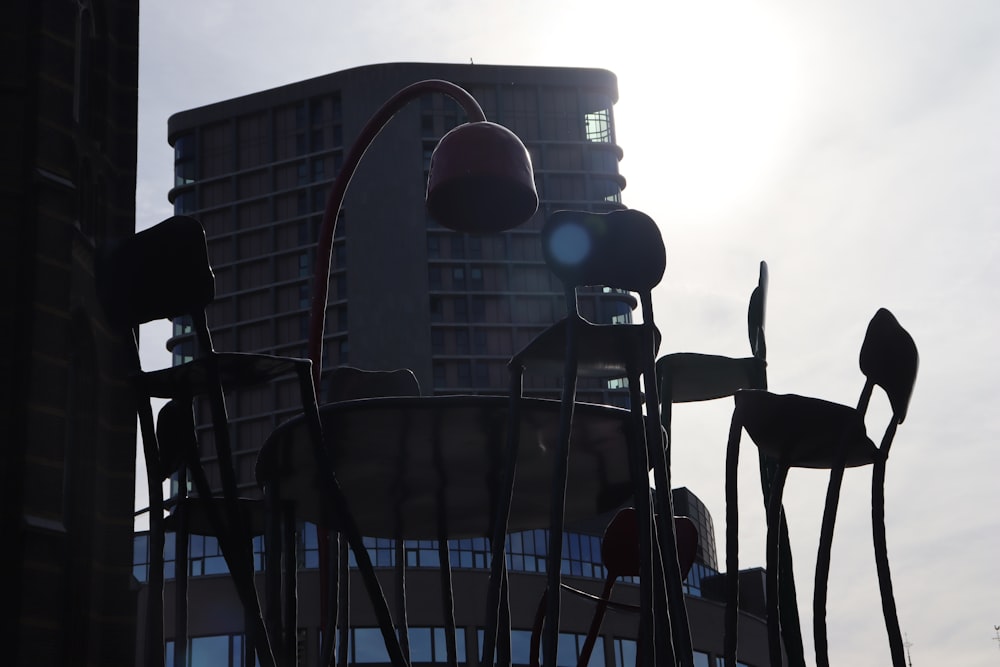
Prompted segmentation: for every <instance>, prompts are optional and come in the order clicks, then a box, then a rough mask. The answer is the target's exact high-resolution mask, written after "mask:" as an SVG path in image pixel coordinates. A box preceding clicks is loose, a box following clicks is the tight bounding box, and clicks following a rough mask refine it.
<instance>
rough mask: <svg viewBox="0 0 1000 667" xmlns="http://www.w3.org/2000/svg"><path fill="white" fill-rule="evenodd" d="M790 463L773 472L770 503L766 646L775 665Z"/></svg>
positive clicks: (778, 661) (778, 650)
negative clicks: (783, 500) (780, 552)
mask: <svg viewBox="0 0 1000 667" xmlns="http://www.w3.org/2000/svg"><path fill="white" fill-rule="evenodd" d="M787 477H788V465H787V463H786V462H784V461H782V462H780V463H779V464H778V471H777V472H776V473H775V475H774V483H773V485H772V486H771V497H770V498H768V502H767V646H768V652H769V653H770V657H771V664H772V665H780V664H782V663H781V599H780V596H779V595H778V582H779V581H780V578H779V572H778V545H779V544H780V540H779V537H780V534H781V529H780V526H781V497H782V495H783V493H784V491H785V479H786V478H787Z"/></svg>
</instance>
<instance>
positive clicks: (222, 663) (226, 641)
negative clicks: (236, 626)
mask: <svg viewBox="0 0 1000 667" xmlns="http://www.w3.org/2000/svg"><path fill="white" fill-rule="evenodd" d="M165 648H166V654H165V658H166V660H165V664H168V665H172V664H174V651H175V650H176V644H175V642H174V641H173V640H167V643H166V647H165ZM243 652H244V647H243V635H213V636H208V637H192V638H191V639H189V640H188V656H189V657H188V661H187V664H189V665H191V667H203V666H204V667H208V665H212V667H242V665H243Z"/></svg>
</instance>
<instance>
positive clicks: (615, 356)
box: [483, 210, 691, 667]
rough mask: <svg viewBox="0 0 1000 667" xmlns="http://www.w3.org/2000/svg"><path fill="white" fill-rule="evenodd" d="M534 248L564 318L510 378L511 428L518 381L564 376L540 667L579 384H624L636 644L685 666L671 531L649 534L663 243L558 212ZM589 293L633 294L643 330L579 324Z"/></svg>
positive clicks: (642, 231)
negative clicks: (560, 298) (656, 310)
mask: <svg viewBox="0 0 1000 667" xmlns="http://www.w3.org/2000/svg"><path fill="white" fill-rule="evenodd" d="M541 240H542V249H543V254H544V257H545V261H546V264H547V265H548V267H549V269H550V270H551V271H552V272H553V273H554V274H555V275H556V276H557V277H558V278H559V279H560V281H561V282H562V283H563V286H564V290H565V296H566V305H567V316H566V318H564V319H563V320H561V321H559V322H557V323H556V324H554V325H553V326H551V327H549V328H548V329H546V330H544V331H543V332H542V333H541V334H539V335H538V336H537V337H536V338H535V339H534V340H532V341H531V342H530V343H529V344H528V345H527V346H526V347H525V348H524V349H522V350H521V351H520V352H518V353H517V354H515V355H514V356H513V358H512V359H511V361H510V364H509V368H510V372H511V384H510V397H511V409H510V415H511V421H510V423H511V424H512V425H516V424H518V423H519V419H518V414H519V413H518V403H519V399H520V397H521V395H522V379H523V375H524V373H525V371H526V370H528V369H530V370H532V371H533V372H535V371H541V372H546V371H549V372H551V371H554V370H555V369H558V370H560V371H562V373H563V385H562V399H561V402H562V412H561V426H560V435H559V444H558V449H557V451H556V454H555V462H556V463H555V467H554V471H553V488H552V498H551V515H550V521H549V528H550V532H549V544H548V554H549V555H548V563H547V572H548V582H547V586H548V591H549V595H548V598H549V601H548V610H547V619H546V629H545V633H546V634H545V641H544V647H543V651H544V662H545V664H546V666H547V667H548V666H550V665H554V664H555V659H556V638H557V636H558V629H559V628H558V626H559V614H560V600H559V595H558V594H557V593H558V591H559V589H560V563H561V553H562V532H563V517H564V502H565V491H566V484H567V461H568V456H569V455H570V452H569V451H568V449H569V446H568V443H569V439H570V434H571V429H572V422H573V407H574V404H575V401H576V386H577V378H578V377H579V376H589V377H602V378H614V377H618V378H621V377H626V378H627V379H628V382H629V397H630V402H631V411H632V414H633V422H634V427H633V433H634V434H635V437H634V442H633V446H631V447H630V448H629V449H630V466H631V475H632V479H633V485H634V488H633V498H634V503H635V506H636V508H637V513H638V525H639V526H640V529H639V544H640V554H642V556H643V557H642V558H641V563H642V566H643V577H642V583H641V598H642V606H643V608H644V609H645V610H646V613H644V614H642V615H641V616H640V637H641V638H642V640H643V641H645V642H647V643H648V646H647V648H646V650H645V651H644V655H646V656H649V659H650V660H652V659H653V656H654V655H656V653H655V650H654V648H653V646H654V642H655V643H656V645H657V647H658V649H659V650H660V651H661V655H660V656H657V657H662V656H666V655H668V654H669V655H670V658H669V660H668V662H672V661H673V660H674V657H673V656H674V650H675V647H674V644H675V643H677V642H678V641H679V643H680V646H678V647H677V648H676V655H677V657H678V658H679V659H681V660H682V661H683V663H684V664H687V663H689V662H690V661H691V650H690V632H689V630H688V625H687V617H686V609H685V608H684V600H683V591H682V589H681V581H680V575H679V566H678V564H677V557H676V545H675V543H674V542H675V540H674V533H673V522H672V521H667V520H662V519H661V520H660V521H659V524H658V525H657V526H656V528H654V527H653V512H652V501H651V498H650V489H649V479H648V471H649V469H650V458H651V459H652V467H653V469H654V472H655V475H656V477H655V479H656V485H657V487H658V488H667V489H669V488H670V486H669V472H668V471H667V469H666V463H665V459H664V458H663V446H662V442H663V436H662V432H661V428H660V424H659V418H658V413H659V404H658V401H657V398H656V385H655V370H654V362H655V355H656V350H657V347H658V344H659V334H658V332H657V331H656V327H655V325H654V322H653V307H652V297H651V291H652V289H653V287H654V286H656V285H657V284H658V283H659V282H660V280H661V278H662V277H663V272H664V270H665V268H666V251H665V249H664V246H663V239H662V237H661V235H660V232H659V229H658V228H657V226H656V223H655V222H654V221H653V220H652V218H650V217H649V216H647V215H646V214H644V213H641V212H639V211H634V210H620V211H614V212H611V213H605V214H598V213H588V212H581V211H557V212H555V213H554V214H552V215H551V216H549V218H548V220H547V221H546V223H545V226H544V227H543V229H542V235H541ZM595 286H600V287H604V288H610V289H617V290H625V291H629V292H636V293H638V295H639V300H640V302H641V304H642V323H640V324H595V323H593V322H590V321H588V320H587V319H585V318H584V317H583V316H581V314H580V312H579V310H578V305H577V289H578V288H581V287H595ZM642 379H645V387H646V393H645V407H646V413H647V418H646V419H644V418H643V415H642V406H643V404H644V401H643V395H642V393H641V391H640V381H641V380H642ZM508 433H509V441H508V446H507V453H506V455H507V457H508V458H507V461H506V465H505V471H504V476H503V483H502V496H501V498H500V502H499V503H498V508H497V515H496V518H495V520H494V526H495V529H494V534H493V538H492V540H493V542H492V549H493V561H492V569H491V575H490V588H489V593H488V595H487V614H488V620H487V628H488V631H487V633H486V640H485V643H484V652H483V659H484V661H485V660H486V659H487V658H486V656H489V655H492V652H491V651H492V649H493V643H492V642H493V640H494V638H495V637H494V632H493V631H492V628H493V627H495V625H493V623H494V622H495V621H494V619H495V618H496V616H495V615H496V614H498V613H502V600H501V599H500V591H501V589H504V585H503V580H504V579H505V573H504V564H503V543H502V541H503V535H502V534H501V530H502V527H503V526H505V525H506V523H507V517H508V512H509V507H510V493H511V489H512V488H513V480H514V474H515V467H516V459H517V451H518V441H519V433H518V432H517V429H516V428H511V429H509V431H508ZM647 449H648V454H647ZM661 501H662V502H661ZM657 502H658V507H657V509H658V516H660V517H661V518H665V517H671V516H673V512H672V508H671V506H670V505H671V501H670V494H669V493H665V494H657ZM654 541H658V544H654ZM654 563H655V566H654ZM664 568H666V572H665V573H664ZM665 581H666V583H665ZM665 585H666V586H669V587H670V594H669V595H668V594H667V592H666V591H664V586H665ZM654 591H656V592H655V595H654ZM654 599H655V601H656V603H655V604H654ZM668 599H669V603H670V618H671V619H673V620H674V623H672V624H671V623H669V622H667V620H666V619H667V614H666V609H665V606H666V603H667V601H668ZM654 615H655V617H654ZM668 627H670V628H671V630H672V632H674V633H676V635H677V636H676V637H675V639H674V640H671V639H670V638H669V636H667V633H666V632H664V631H663V629H665V628H668ZM488 651H489V653H488ZM685 656H686V658H685ZM661 664H665V663H661Z"/></svg>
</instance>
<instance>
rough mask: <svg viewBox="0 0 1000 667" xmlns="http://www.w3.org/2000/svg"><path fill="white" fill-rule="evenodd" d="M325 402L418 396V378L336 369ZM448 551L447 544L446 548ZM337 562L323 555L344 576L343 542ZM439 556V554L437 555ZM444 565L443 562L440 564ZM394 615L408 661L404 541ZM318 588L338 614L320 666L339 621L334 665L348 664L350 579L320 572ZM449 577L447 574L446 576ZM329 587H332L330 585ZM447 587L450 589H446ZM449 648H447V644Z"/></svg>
mask: <svg viewBox="0 0 1000 667" xmlns="http://www.w3.org/2000/svg"><path fill="white" fill-rule="evenodd" d="M326 388H327V391H326V396H327V399H328V400H329V401H330V402H332V403H335V402H337V401H348V400H353V399H359V398H377V397H381V396H419V395H420V383H419V382H418V381H417V376H416V375H414V374H413V371H411V370H410V369H408V368H399V369H396V370H391V371H378V370H366V369H361V368H355V367H353V366H338V367H337V368H334V369H333V370H332V371H330V372H329V373H328V374H327V377H326ZM445 548H447V544H446V545H445ZM338 551H339V553H337V554H336V558H337V560H336V561H334V560H332V559H333V557H334V554H333V553H329V554H325V555H326V556H327V558H330V559H331V560H330V561H329V563H330V565H333V567H331V568H330V570H331V571H332V572H333V573H338V572H347V564H348V562H349V560H348V547H347V544H346V543H344V542H340V546H339V550H338ZM439 556H440V554H439ZM442 562H446V561H442ZM396 567H397V575H396V615H397V625H398V627H399V628H401V632H400V648H401V650H402V652H403V654H404V655H405V656H407V658H408V657H409V653H410V649H409V627H408V623H407V620H406V585H405V577H406V574H405V572H406V558H405V555H404V554H403V541H402V540H396ZM320 574H321V575H324V576H321V577H320V587H321V589H322V590H323V591H324V592H325V595H326V599H327V604H328V605H330V607H331V608H332V607H333V605H336V608H337V610H338V611H337V613H336V614H332V615H329V616H328V618H327V619H326V622H327V626H326V628H325V629H324V633H323V637H324V640H323V645H322V646H321V648H320V664H321V665H328V664H330V663H331V661H332V658H333V637H334V633H335V632H336V631H337V630H338V629H337V628H335V627H334V625H333V624H334V623H337V622H338V619H339V624H340V627H339V633H340V641H338V642H337V643H336V644H337V664H340V665H346V664H347V659H348V655H347V649H348V645H349V641H350V640H349V637H350V628H351V626H350V578H349V577H347V576H345V577H343V578H342V580H341V581H340V583H339V584H337V581H336V579H332V581H331V580H327V579H328V577H329V574H327V573H326V570H325V569H324V570H321V572H320ZM449 577H450V572H449ZM331 584H332V585H331ZM449 587H450V585H449ZM451 620H452V624H451V626H450V627H449V630H447V631H446V633H447V635H448V636H447V639H446V641H448V642H453V641H454V614H452V615H451ZM449 645H450V644H449Z"/></svg>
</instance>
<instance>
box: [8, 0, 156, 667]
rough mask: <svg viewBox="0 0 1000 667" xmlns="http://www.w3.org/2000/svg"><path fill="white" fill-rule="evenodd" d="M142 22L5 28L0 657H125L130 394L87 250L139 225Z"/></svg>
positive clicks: (120, 12) (82, 7)
mask: <svg viewBox="0 0 1000 667" xmlns="http://www.w3.org/2000/svg"><path fill="white" fill-rule="evenodd" d="M138 23H139V7H138V2H136V1H135V0H120V1H115V0H80V1H79V2H54V1H41V2H14V3H8V5H6V6H5V8H4V19H3V22H2V26H0V45H2V46H0V53H2V57H0V71H2V76H0V99H2V103H0V110H2V111H0V113H2V116H0V146H2V151H3V159H2V161H0V211H2V216H3V221H2V223H0V271H2V284H3V287H4V292H5V294H6V297H5V299H4V303H3V306H2V309H0V313H2V321H0V341H2V345H3V349H4V354H3V358H2V361H0V392H2V393H0V434H2V443H0V535H2V538H0V541H2V549H0V554H2V558H3V565H2V567H0V600H2V601H3V610H4V618H5V620H4V622H3V623H2V624H0V646H2V649H0V650H2V651H3V657H2V658H0V662H3V664H5V665H12V666H13V665H131V664H133V663H134V656H135V653H134V643H135V591H134V585H133V579H132V576H131V568H130V565H131V552H132V549H131V536H132V524H133V520H132V510H133V498H134V469H135V405H134V402H133V400H132V398H131V395H130V392H129V390H128V384H127V364H126V360H127V357H125V356H124V355H122V354H121V350H122V342H123V341H121V340H118V339H116V338H115V337H114V336H112V334H111V333H110V332H109V330H108V328H107V326H106V324H105V323H104V321H103V315H102V312H101V308H100V306H99V304H98V302H97V298H96V291H95V287H94V262H95V254H96V250H97V248H98V247H100V246H101V245H102V244H103V243H105V242H108V241H111V240H113V239H115V238H120V237H124V236H127V235H130V234H132V233H133V231H134V228H135V169H136V108H137V78H138V31H139V25H138ZM126 342H128V341H126ZM125 349H127V348H125Z"/></svg>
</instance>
